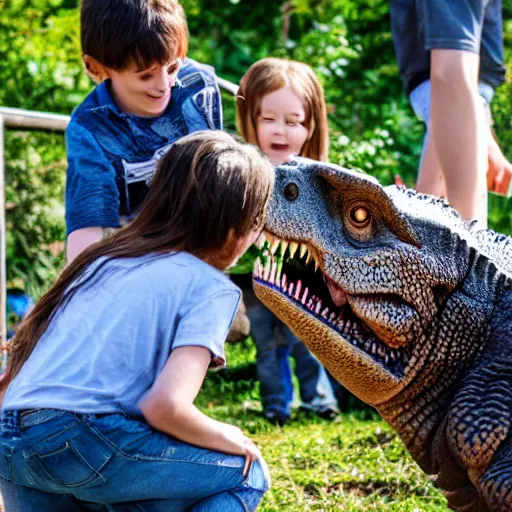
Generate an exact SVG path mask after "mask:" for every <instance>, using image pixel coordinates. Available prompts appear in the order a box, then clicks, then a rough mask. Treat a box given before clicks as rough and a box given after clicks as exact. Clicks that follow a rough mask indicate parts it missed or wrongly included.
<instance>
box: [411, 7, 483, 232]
mask: <svg viewBox="0 0 512 512" xmlns="http://www.w3.org/2000/svg"><path fill="white" fill-rule="evenodd" d="M417 6H418V12H419V16H420V18H421V19H422V20H423V26H424V32H425V34H424V35H425V47H426V49H428V50H430V51H431V59H430V63H431V69H430V80H431V87H432V98H431V123H430V126H431V137H432V142H433V145H434V149H435V153H436V155H437V158H438V160H439V163H440V165H441V168H442V170H443V175H444V178H445V181H446V191H447V197H448V201H449V202H450V203H451V205H452V206H453V207H454V208H455V209H456V210H458V211H459V213H460V214H461V215H462V217H463V218H465V219H473V218H477V219H478V220H479V221H480V222H481V223H482V224H483V225H486V224H487V187H486V178H485V175H486V171H487V138H486V136H487V132H486V125H485V119H484V111H483V108H482V103H481V100H480V97H479V93H478V72H479V64H480V57H479V53H480V38H481V28H482V23H483V16H484V7H485V0H464V1H460V0H454V1H452V2H445V1H443V0H434V1H433V0H428V1H427V0H418V2H417Z"/></svg>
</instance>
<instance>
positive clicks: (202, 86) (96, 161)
mask: <svg viewBox="0 0 512 512" xmlns="http://www.w3.org/2000/svg"><path fill="white" fill-rule="evenodd" d="M109 87H110V85H109V81H108V80H107V81H106V82H104V83H102V84H100V85H98V86H97V87H96V88H95V89H94V91H93V92H92V93H91V94H90V95H89V96H88V97H87V98H86V99H85V101H84V102H83V103H82V104H81V105H80V106H79V107H78V108H77V109H76V110H75V111H74V112H73V115H72V116H71V121H70V123H69V126H68V128H67V130H66V150H67V158H68V170H67V182H66V224H67V232H68V234H69V233H71V232H72V231H75V230H76V229H80V228H85V227H92V226H100V227H112V228H116V227H119V226H120V216H123V217H127V219H128V220H129V219H131V218H132V217H133V216H134V214H135V213H136V210H137V208H138V207H139V206H140V204H141V202H142V201H143V199H144V197H145V196H146V193H147V187H148V183H149V181H150V180H151V178H152V177H153V174H154V172H155V170H156V164H157V161H158V159H159V158H161V157H162V156H163V155H164V154H165V153H166V152H167V151H168V149H169V147H170V146H171V145H172V143H173V142H175V141H176V140H177V139H179V138H181V137H183V136H184V135H187V134H188V133H192V132H195V131H198V130H215V129H222V104H221V97H220V92H219V88H218V85H217V82H216V78H215V74H214V71H213V68H211V67H209V66H205V65H203V64H199V63H197V62H194V61H191V60H187V61H185V64H184V66H183V67H182V68H181V70H180V72H179V74H178V81H177V84H176V85H175V86H174V87H173V89H172V94H171V100H170V102H169V106H168V107H167V109H166V111H165V112H164V113H163V114H162V115H161V116H159V117H156V118H142V117H138V116H135V115H132V114H127V113H124V112H121V111H120V110H119V108H118V107H117V105H116V104H115V102H114V100H113V99H112V96H111V94H110V92H109Z"/></svg>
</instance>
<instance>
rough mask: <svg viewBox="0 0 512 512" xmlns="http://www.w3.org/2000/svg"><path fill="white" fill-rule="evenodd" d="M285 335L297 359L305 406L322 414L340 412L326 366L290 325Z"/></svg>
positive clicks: (298, 377) (328, 414)
mask: <svg viewBox="0 0 512 512" xmlns="http://www.w3.org/2000/svg"><path fill="white" fill-rule="evenodd" d="M285 335H286V337H287V339H288V346H289V347H290V355H291V356H292V357H293V359H294V360H295V374H296V375H297V379H298V381H299V390H300V397H301V399H302V402H303V404H302V406H303V408H305V409H309V410H311V411H313V412H315V413H317V414H319V415H321V416H325V417H333V416H335V415H336V414H337V413H338V407H337V402H336V397H335V396H334V393H333V390H332V386H331V383H330V382H329V378H328V377H327V373H326V371H325V369H324V367H323V366H322V364H321V363H320V361H318V359H317V358H316V357H314V356H313V354H311V352H310V351H309V349H308V348H307V347H306V345H304V343H302V342H301V341H299V340H298V339H297V338H296V337H295V336H294V335H293V333H292V332H291V331H290V329H289V328H288V327H285Z"/></svg>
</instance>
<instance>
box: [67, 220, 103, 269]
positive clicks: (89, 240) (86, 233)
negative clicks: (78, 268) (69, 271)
mask: <svg viewBox="0 0 512 512" xmlns="http://www.w3.org/2000/svg"><path fill="white" fill-rule="evenodd" d="M102 239H103V228H100V227H92V228H82V229H77V230H75V231H73V232H72V233H70V234H69V235H68V238H67V240H66V259H67V263H68V265H69V264H70V263H71V262H72V261H73V260H74V259H75V258H76V257H77V256H78V255H79V254H80V253H81V252H82V251H83V250H84V249H85V248H86V247H89V245H92V244H94V243H96V242H99V241H100V240H102Z"/></svg>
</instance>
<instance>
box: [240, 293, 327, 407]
mask: <svg viewBox="0 0 512 512" xmlns="http://www.w3.org/2000/svg"><path fill="white" fill-rule="evenodd" d="M247 315H248V316H249V319H250V321H251V335H252V338H253V339H254V342H255V344H256V348H257V350H258V355H257V359H256V369H257V372H258V378H259V381H260V394H261V401H262V404H263V409H264V410H265V412H269V411H273V412H276V413H279V414H283V415H285V416H289V415H290V410H291V405H292V401H293V386H292V375H291V370H290V364H289V362H288V355H289V356H291V357H292V358H293V359H294V360H295V373H296V375H297V379H298V381H299V392H300V397H301V400H302V401H303V403H304V404H305V405H306V406H307V405H309V404H311V403H313V404H314V406H315V407H322V406H323V407H326V406H335V405H336V398H335V397H334V393H333V391H332V387H331V384H330V382H329V379H328V377H327V373H326V371H325V369H324V367H323V366H322V365H321V364H320V362H319V361H318V360H317V359H316V358H315V357H314V356H313V355H312V354H311V352H310V351H309V349H308V348H307V347H306V345H304V343H302V342H301V341H299V340H298V339H297V338H296V337H295V336H294V335H293V333H292V332H291V331H290V329H289V328H288V327H286V325H284V324H283V323H282V322H281V321H280V320H279V319H278V318H277V317H276V316H275V315H274V314H273V313H272V312H271V311H270V310H269V309H267V308H266V307H265V306H264V305H263V304H261V303H257V304H255V305H253V306H251V307H249V308H248V309H247Z"/></svg>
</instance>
